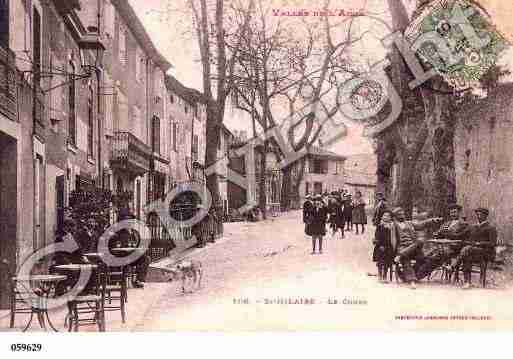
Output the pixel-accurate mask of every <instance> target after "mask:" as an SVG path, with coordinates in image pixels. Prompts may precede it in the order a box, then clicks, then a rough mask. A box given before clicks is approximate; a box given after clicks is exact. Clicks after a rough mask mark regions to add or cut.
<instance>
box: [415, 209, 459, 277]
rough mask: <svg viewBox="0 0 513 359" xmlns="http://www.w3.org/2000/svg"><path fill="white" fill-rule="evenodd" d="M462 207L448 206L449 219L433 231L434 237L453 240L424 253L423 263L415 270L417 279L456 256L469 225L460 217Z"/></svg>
mask: <svg viewBox="0 0 513 359" xmlns="http://www.w3.org/2000/svg"><path fill="white" fill-rule="evenodd" d="M461 210H462V207H461V206H460V205H458V204H453V205H451V206H449V217H450V219H449V220H448V221H447V222H445V223H444V224H442V226H441V227H440V229H439V230H438V232H435V233H434V237H435V238H443V239H448V240H453V241H455V243H454V244H451V245H449V246H447V247H436V248H433V249H432V250H430V251H429V252H427V253H426V254H425V260H424V263H423V264H422V265H421V266H420V267H419V268H418V270H417V279H419V280H420V279H423V278H425V277H427V276H428V275H430V274H431V273H432V272H433V271H434V270H435V269H436V268H438V267H440V266H441V265H443V264H444V263H446V262H448V261H449V260H450V259H451V258H454V257H456V256H457V255H458V254H459V253H460V250H461V248H462V247H463V244H462V242H460V241H464V240H465V239H467V237H468V235H469V225H468V223H467V222H465V221H464V220H463V219H462V218H461Z"/></svg>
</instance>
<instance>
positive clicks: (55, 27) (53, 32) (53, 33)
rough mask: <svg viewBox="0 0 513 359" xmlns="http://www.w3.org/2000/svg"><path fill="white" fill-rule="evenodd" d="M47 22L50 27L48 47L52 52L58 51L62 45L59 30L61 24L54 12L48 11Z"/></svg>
mask: <svg viewBox="0 0 513 359" xmlns="http://www.w3.org/2000/svg"><path fill="white" fill-rule="evenodd" d="M48 18H49V20H48V22H49V25H50V34H49V38H50V46H51V48H52V49H53V50H60V49H61V48H62V45H63V31H62V28H61V22H60V20H59V19H58V17H57V15H56V14H55V12H54V11H52V10H49V11H48Z"/></svg>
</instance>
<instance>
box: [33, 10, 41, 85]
mask: <svg viewBox="0 0 513 359" xmlns="http://www.w3.org/2000/svg"><path fill="white" fill-rule="evenodd" d="M32 36H33V41H34V48H33V50H34V53H33V56H34V58H33V62H34V63H33V66H34V84H35V85H36V86H38V87H39V86H40V85H41V15H39V12H38V11H37V9H36V8H35V7H34V23H33V29H32Z"/></svg>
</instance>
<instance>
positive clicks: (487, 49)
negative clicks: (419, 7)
mask: <svg viewBox="0 0 513 359" xmlns="http://www.w3.org/2000/svg"><path fill="white" fill-rule="evenodd" d="M405 37H406V39H407V40H408V41H409V42H410V43H411V44H412V48H413V50H414V51H415V52H416V53H417V54H418V55H419V57H420V58H421V60H422V61H423V62H424V63H425V64H428V65H429V66H430V67H432V68H434V69H435V70H436V72H437V73H438V74H439V75H441V76H442V77H443V78H444V80H445V81H446V82H447V83H448V84H450V85H451V86H452V87H453V88H454V89H455V90H464V89H469V88H472V87H476V86H478V83H479V80H480V79H481V78H482V77H483V76H484V75H485V74H486V73H487V72H488V71H489V70H490V69H491V68H492V67H493V66H494V65H495V64H496V63H497V60H498V59H499V57H500V56H501V54H502V53H503V52H504V51H505V50H506V49H507V48H508V46H509V43H508V41H507V39H506V38H505V37H504V36H503V35H502V34H501V33H500V32H499V31H498V30H497V28H496V26H495V25H494V24H493V22H492V18H491V17H490V15H489V14H488V12H487V11H486V10H485V9H484V8H483V7H482V6H480V5H479V3H477V2H475V1H470V0H435V1H432V2H431V3H430V4H429V5H428V6H426V8H425V9H424V10H423V11H422V12H421V13H420V15H418V16H417V17H416V19H414V21H413V22H412V23H411V24H410V26H409V27H408V29H407V30H406V32H405Z"/></svg>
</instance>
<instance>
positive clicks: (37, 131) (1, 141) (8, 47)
mask: <svg viewBox="0 0 513 359" xmlns="http://www.w3.org/2000/svg"><path fill="white" fill-rule="evenodd" d="M0 27H1V29H0V30H1V31H0V238H1V240H0V259H1V260H4V259H5V260H7V261H8V262H9V266H10V267H9V269H10V271H11V272H14V271H15V270H16V269H17V268H19V266H20V264H21V263H23V261H24V260H25V259H26V258H27V257H28V256H30V255H31V254H33V253H34V252H35V251H37V250H38V249H40V248H42V247H44V246H45V245H48V244H50V243H52V242H53V241H54V240H55V237H56V233H57V231H58V229H59V228H60V226H61V225H62V221H63V216H64V208H65V207H66V206H67V205H68V204H69V201H68V198H69V195H70V193H71V191H73V190H75V189H77V188H81V187H82V186H84V187H85V186H93V187H102V188H104V189H110V190H112V191H113V193H114V194H120V193H122V192H123V193H129V196H128V197H127V198H128V199H129V200H128V202H127V203H126V205H128V206H130V207H131V208H132V209H133V211H134V213H135V214H136V216H137V217H139V218H141V219H144V220H146V221H147V222H148V223H150V222H151V223H153V220H152V221H150V218H149V216H150V215H151V214H150V213H146V211H145V206H146V204H148V203H149V202H151V201H152V200H154V199H156V198H158V197H160V196H162V195H163V194H164V193H165V192H167V191H168V190H170V189H171V188H173V186H174V185H175V184H176V182H177V181H186V180H190V179H197V180H203V177H202V166H203V160H204V157H205V143H206V141H205V122H206V114H205V106H204V104H203V103H202V101H201V95H200V94H199V92H197V91H195V90H190V91H188V92H187V96H186V100H187V101H186V102H187V105H185V103H181V104H180V109H179V108H178V107H177V106H178V104H177V103H173V102H172V101H171V98H172V96H173V91H169V89H168V86H167V80H166V72H167V71H168V70H169V68H170V67H171V64H170V63H169V62H168V61H167V60H166V59H165V58H164V57H163V56H162V55H161V54H160V53H159V51H158V50H157V48H156V46H155V44H154V43H153V42H152V40H151V38H150V37H149V35H148V33H147V32H146V30H145V28H144V26H143V25H142V23H141V22H140V20H139V19H138V17H137V15H136V14H135V12H134V10H133V8H132V7H131V6H130V4H129V2H128V1H127V0H47V1H43V0H4V1H0ZM91 38H94V39H96V40H95V43H96V44H97V45H98V46H100V45H99V44H102V45H101V48H104V49H105V54H104V56H103V61H102V62H101V63H100V62H98V61H96V60H98V59H99V57H98V54H99V53H98V52H96V51H95V50H91V49H90V48H89V47H87V48H86V46H85V45H84V43H86V42H87V41H89V40H91ZM98 48H100V47H98ZM179 111H182V112H181V113H180V114H179V115H178V112H179ZM183 115H187V116H185V117H183ZM181 116H182V117H183V118H182V117H181ZM176 119H178V120H176ZM174 123H180V125H181V127H180V126H177V129H176V130H175V128H174V126H173V124H174ZM175 149H177V150H175ZM195 162H196V165H194V163H195ZM113 219H115V218H113ZM154 232H155V233H161V232H160V230H158V231H154ZM152 233H153V232H152ZM152 239H153V234H152ZM7 273H8V271H7V270H6V268H4V267H1V266H0V307H1V308H5V307H6V306H7V305H8V296H7V293H8V291H7V288H6V285H7V283H8V281H7Z"/></svg>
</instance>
